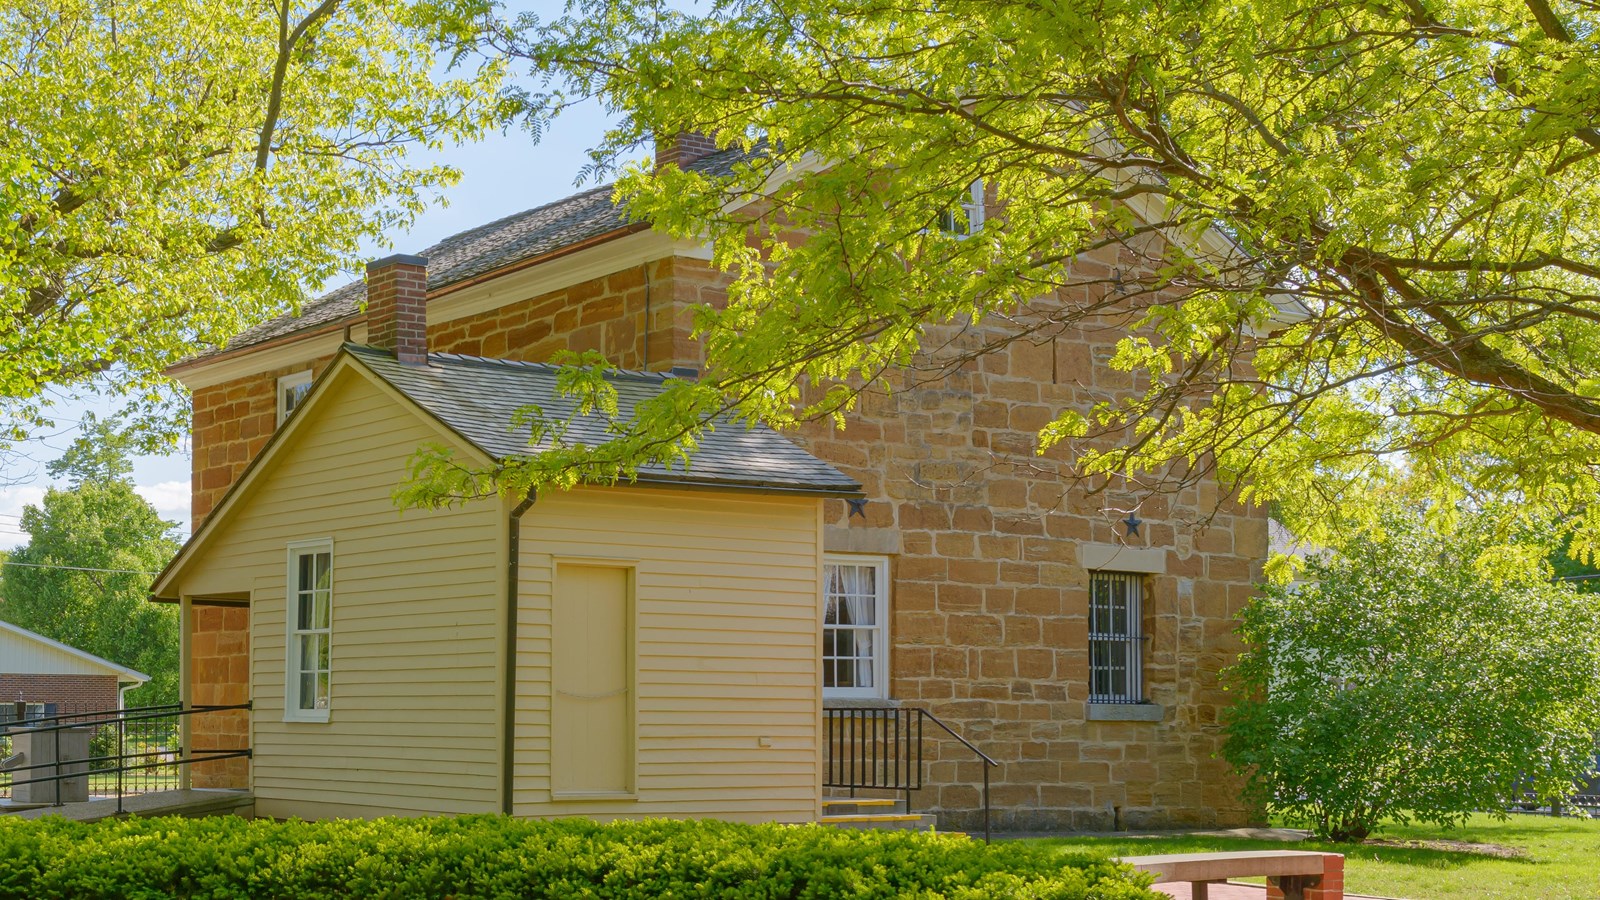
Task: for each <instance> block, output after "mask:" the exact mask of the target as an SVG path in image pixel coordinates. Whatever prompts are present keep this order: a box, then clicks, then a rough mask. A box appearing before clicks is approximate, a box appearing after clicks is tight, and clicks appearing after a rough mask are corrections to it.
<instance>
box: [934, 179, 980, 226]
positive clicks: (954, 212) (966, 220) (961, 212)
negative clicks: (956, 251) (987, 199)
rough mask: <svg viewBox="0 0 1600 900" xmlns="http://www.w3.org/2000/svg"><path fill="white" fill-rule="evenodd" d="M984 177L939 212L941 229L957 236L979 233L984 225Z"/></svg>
mask: <svg viewBox="0 0 1600 900" xmlns="http://www.w3.org/2000/svg"><path fill="white" fill-rule="evenodd" d="M983 194H984V187H983V179H981V178H980V179H978V180H977V181H974V182H973V183H972V184H971V185H969V186H968V187H967V190H966V193H964V194H962V195H961V197H960V199H959V200H957V202H955V203H954V204H952V205H951V206H950V208H948V209H946V210H945V211H944V212H942V213H940V214H939V230H940V231H942V232H944V233H945V234H951V235H955V236H956V237H967V236H968V235H973V234H977V233H978V230H979V229H981V228H982V227H983Z"/></svg>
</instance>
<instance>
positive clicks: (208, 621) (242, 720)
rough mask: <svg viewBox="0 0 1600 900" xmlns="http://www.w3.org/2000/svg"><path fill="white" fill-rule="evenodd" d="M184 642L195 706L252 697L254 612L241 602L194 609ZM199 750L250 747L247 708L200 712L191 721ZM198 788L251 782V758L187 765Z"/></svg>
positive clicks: (192, 735) (240, 701) (238, 785)
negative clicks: (251, 628) (251, 634)
mask: <svg viewBox="0 0 1600 900" xmlns="http://www.w3.org/2000/svg"><path fill="white" fill-rule="evenodd" d="M190 621H191V623H192V624H191V626H190V630H189V633H188V635H186V638H187V640H185V641H184V645H185V646H187V647H188V648H189V665H190V670H189V671H190V678H191V682H192V690H193V693H192V695H191V696H190V698H189V701H190V702H191V703H193V704H194V705H196V706H233V705H235V704H239V703H244V702H245V701H247V700H249V699H250V610H249V609H247V608H245V607H242V606H199V605H196V606H195V607H194V608H193V611H192V615H191V617H190ZM189 727H190V740H191V743H192V745H193V748H194V749H196V750H237V749H242V748H245V747H249V746H250V713H249V711H248V710H221V711H218V712H205V713H196V714H195V715H194V716H193V717H192V719H191V722H190V726H189ZM189 768H190V770H191V772H190V779H191V781H190V783H191V784H192V785H193V786H194V787H197V788H246V787H249V786H250V760H248V759H245V758H239V759H221V760H217V761H216V762H208V763H195V764H194V765H192V766H190V767H189Z"/></svg>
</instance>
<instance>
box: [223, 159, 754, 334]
mask: <svg viewBox="0 0 1600 900" xmlns="http://www.w3.org/2000/svg"><path fill="white" fill-rule="evenodd" d="M747 155H748V152H747V151H745V150H741V149H739V148H730V149H727V150H721V151H718V152H716V153H712V154H709V155H707V156H705V157H703V158H701V159H699V160H696V161H695V162H693V163H691V164H690V165H689V166H688V167H687V168H688V169H689V170H691V171H696V172H704V173H706V174H708V175H714V176H715V175H727V174H729V173H730V172H731V171H732V169H733V166H734V164H735V163H737V162H739V161H740V160H742V159H744V158H746V156H747ZM614 187H615V186H614V185H610V184H606V185H601V186H600V187H597V188H591V189H589V190H586V191H581V192H579V193H576V194H573V195H572V196H570V197H566V198H563V199H561V200H557V201H555V202H554V203H547V204H545V205H544V206H537V207H534V208H533V209H529V210H524V211H523V212H519V213H516V214H515V215H510V216H506V217H505V218H503V219H499V220H496V221H494V222H490V223H489V224H487V225H480V226H478V227H477V228H471V229H468V230H466V231H463V232H461V233H459V234H453V235H451V236H450V237H447V238H445V239H444V240H442V241H440V242H439V243H437V244H434V245H433V246H431V247H429V248H427V249H426V250H423V251H422V252H421V253H419V254H417V255H419V256H423V257H426V258H427V260H428V286H429V287H430V288H442V287H449V286H450V285H452V284H457V283H460V282H463V281H467V280H469V279H472V278H476V277H477V276H479V275H484V274H487V273H489V272H493V271H495V270H496V269H502V268H505V267H506V266H509V265H514V264H515V263H518V262H521V261H523V260H526V259H532V258H534V257H537V256H542V255H544V254H546V253H552V252H555V251H557V250H561V249H563V248H565V247H570V246H572V245H573V244H577V243H580V242H582V241H586V240H589V239H591V238H596V237H600V236H601V235H605V234H609V233H611V232H615V231H621V230H624V229H627V228H628V227H629V222H628V218H627V215H626V211H625V210H623V209H622V207H620V206H618V205H617V204H615V203H613V202H612V200H611V195H612V192H613V189H614ZM366 296H367V286H366V282H364V281H355V282H351V283H350V284H347V285H344V286H343V287H340V288H336V289H335V290H333V291H330V292H328V293H326V294H324V295H322V296H321V297H318V298H317V299H315V300H312V301H311V302H310V303H307V304H306V305H305V306H304V307H303V308H302V309H301V310H300V312H299V314H298V315H282V316H279V317H277V318H276V319H271V320H269V321H266V322H263V323H261V324H260V325H257V326H256V327H254V328H251V329H249V330H248V331H245V332H243V333H241V334H240V335H238V336H237V337H235V338H234V339H233V340H232V341H229V342H228V345H227V346H226V347H223V348H222V349H220V350H214V351H211V352H209V353H202V354H199V355H198V356H196V357H194V358H193V359H194V360H201V359H205V358H207V357H209V356H215V355H217V354H218V353H226V352H230V351H234V350H240V349H243V348H245V347H253V346H255V345H257V344H264V343H266V342H268V341H271V340H274V339H277V338H281V337H287V336H289V335H291V334H295V333H297V332H301V331H307V330H311V329H315V328H317V327H319V326H323V325H331V324H332V323H334V322H338V321H341V320H344V319H347V318H351V317H353V316H355V315H357V314H358V313H359V312H360V309H361V304H362V303H363V302H365V300H366Z"/></svg>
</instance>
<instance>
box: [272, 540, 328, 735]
mask: <svg viewBox="0 0 1600 900" xmlns="http://www.w3.org/2000/svg"><path fill="white" fill-rule="evenodd" d="M288 587H289V589H288V592H287V593H288V601H289V602H288V610H287V613H288V614H287V616H285V618H286V619H287V620H288V625H289V634H288V638H289V641H288V644H289V646H288V659H287V666H286V669H287V674H288V679H287V684H286V685H285V690H284V704H283V717H284V719H285V720H286V721H299V722H326V721H328V709H329V706H330V705H331V699H332V680H333V671H332V670H333V666H332V657H333V652H332V651H333V648H332V647H331V646H330V643H331V641H332V640H333V542H332V541H329V540H316V541H297V542H295V543H293V544H290V545H289V584H288Z"/></svg>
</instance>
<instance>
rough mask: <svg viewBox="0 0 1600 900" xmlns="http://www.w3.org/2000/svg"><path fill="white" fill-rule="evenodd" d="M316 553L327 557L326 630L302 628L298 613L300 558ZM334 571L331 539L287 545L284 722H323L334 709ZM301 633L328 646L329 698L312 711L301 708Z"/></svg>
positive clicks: (284, 614)
mask: <svg viewBox="0 0 1600 900" xmlns="http://www.w3.org/2000/svg"><path fill="white" fill-rule="evenodd" d="M319 553H326V554H328V588H327V591H328V626H327V627H326V628H311V629H301V628H299V627H298V625H299V622H298V618H299V616H298V615H297V612H298V610H299V606H300V603H299V601H300V597H299V594H300V591H299V575H300V559H301V558H302V557H305V556H311V555H315V554H319ZM335 577H336V576H335V572H334V558H333V539H332V538H316V539H314V540H307V541H292V542H290V544H289V553H288V571H287V577H286V579H285V581H284V592H283V596H284V605H283V624H284V673H283V676H284V677H283V720H284V721H285V722H326V721H328V713H329V712H330V711H331V710H332V709H333V649H332V644H333V601H334V596H335V594H336V590H335V585H334V581H335ZM304 634H321V635H323V636H324V637H325V638H326V640H327V641H328V644H329V649H328V699H327V703H326V705H325V706H322V707H320V708H313V709H301V708H300V700H301V697H300V675H301V671H300V641H299V640H298V638H299V637H300V636H301V635H304Z"/></svg>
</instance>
